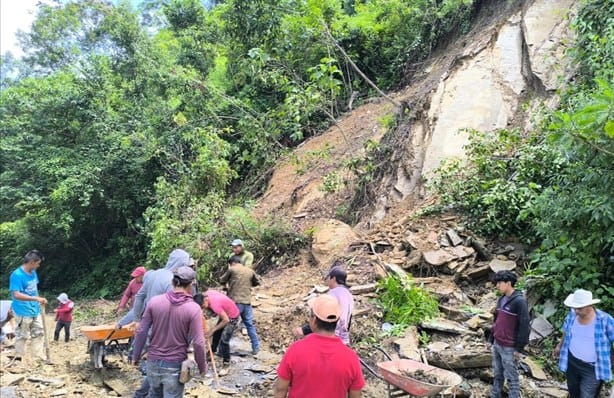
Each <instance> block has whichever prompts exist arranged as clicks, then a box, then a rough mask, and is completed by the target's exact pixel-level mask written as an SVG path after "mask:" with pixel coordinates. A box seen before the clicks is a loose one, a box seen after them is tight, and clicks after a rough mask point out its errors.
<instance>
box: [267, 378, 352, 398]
mask: <svg viewBox="0 0 614 398" xmlns="http://www.w3.org/2000/svg"><path fill="white" fill-rule="evenodd" d="M289 388H290V380H284V379H282V378H280V377H278V378H277V382H275V395H274V397H275V398H286V396H287V395H288V389H289ZM359 394H360V391H359ZM359 396H360V395H359Z"/></svg>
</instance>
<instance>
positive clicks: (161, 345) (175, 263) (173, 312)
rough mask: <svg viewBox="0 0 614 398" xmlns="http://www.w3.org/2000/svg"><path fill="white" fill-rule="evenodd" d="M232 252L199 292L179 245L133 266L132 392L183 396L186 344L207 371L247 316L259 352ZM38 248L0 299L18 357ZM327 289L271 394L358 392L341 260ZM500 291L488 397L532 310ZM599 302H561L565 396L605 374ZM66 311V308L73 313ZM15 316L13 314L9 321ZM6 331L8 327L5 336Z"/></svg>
mask: <svg viewBox="0 0 614 398" xmlns="http://www.w3.org/2000/svg"><path fill="white" fill-rule="evenodd" d="M231 246H232V250H233V255H231V256H230V258H229V260H228V269H227V270H226V272H225V273H224V275H223V276H222V277H221V278H220V282H222V284H224V285H225V286H226V288H227V293H226V294H224V293H223V292H221V291H218V290H214V289H206V290H205V291H204V292H203V293H199V292H198V291H197V288H196V286H197V272H196V269H195V268H196V262H195V261H194V260H193V259H191V258H190V256H189V254H188V253H187V252H186V251H185V250H182V249H175V250H173V251H172V252H171V254H170V255H169V258H168V261H167V263H166V265H165V266H164V267H162V268H160V269H157V270H151V271H147V270H145V268H143V267H137V268H136V269H135V270H134V271H133V272H132V274H131V276H132V277H133V278H134V279H133V280H131V281H130V283H129V285H128V287H127V288H126V290H125V292H124V295H123V296H122V299H121V301H120V304H119V306H118V308H117V311H118V314H121V313H122V311H123V310H124V309H125V308H126V306H127V305H128V304H130V305H131V308H130V310H129V311H128V313H127V314H126V315H125V316H123V317H122V319H120V321H119V322H118V326H117V327H134V328H135V330H136V333H135V336H134V346H133V352H132V356H131V359H130V360H131V362H132V363H133V364H134V365H136V366H139V365H141V356H142V354H143V352H144V351H145V350H146V351H147V361H146V364H143V365H146V366H145V367H144V369H143V368H142V369H143V373H144V374H145V377H144V379H143V382H142V384H141V387H140V388H139V389H138V390H137V391H135V393H134V397H135V398H138V397H150V398H157V397H164V398H173V397H182V396H183V390H184V385H185V384H184V383H183V382H181V380H180V378H179V374H180V373H181V369H182V366H185V363H186V360H188V352H189V350H190V347H192V350H193V353H194V354H193V356H194V362H195V363H196V366H197V368H198V370H199V372H200V373H201V374H204V373H205V372H206V371H207V361H206V355H205V353H206V348H207V347H206V346H207V342H210V344H211V349H212V350H213V351H217V354H218V356H220V357H221V358H222V368H225V367H227V366H228V365H229V364H230V345H229V343H230V339H231V337H232V335H233V333H234V332H235V330H236V329H237V327H238V325H239V321H241V322H242V323H243V325H244V326H245V328H246V329H247V334H248V335H249V338H250V341H251V348H252V354H254V355H257V354H258V351H259V349H260V341H259V338H258V335H257V333H256V328H255V326H254V322H253V309H252V306H251V289H252V287H254V286H257V285H258V284H259V278H258V276H257V275H256V273H255V272H254V270H253V269H252V268H251V266H252V264H253V255H252V254H251V253H249V252H247V251H246V250H244V249H243V242H242V241H241V240H239V239H237V240H234V241H233V242H232V243H231ZM42 261H43V256H42V254H41V253H40V252H39V251H37V250H32V251H30V252H28V253H27V254H26V255H25V256H24V261H23V264H22V265H21V266H19V267H18V268H17V269H16V270H15V271H14V272H13V273H12V274H11V276H10V287H9V289H10V292H11V298H12V302H9V304H10V308H8V309H7V308H6V307H7V305H6V302H4V301H3V302H0V304H1V305H0V315H1V317H0V321H2V326H3V327H4V326H5V324H6V323H8V322H10V321H11V320H12V321H13V322H14V324H15V327H14V334H15V354H16V355H15V356H16V357H18V358H25V356H26V352H25V351H26V350H25V348H26V345H25V343H26V341H27V340H28V339H29V340H30V342H31V350H32V355H33V356H34V357H35V358H36V359H40V360H44V359H45V358H44V357H43V356H42V355H43V354H42V352H43V350H42V335H43V326H42V322H41V316H40V311H41V307H44V306H45V305H46V304H47V300H46V299H45V298H44V297H40V296H39V295H38V276H37V273H36V270H37V269H38V268H39V266H40V264H41V262H42ZM326 281H327V284H328V287H329V291H328V293H327V294H323V295H319V296H317V297H316V298H313V299H311V300H309V302H308V306H309V309H310V316H309V320H308V323H307V324H306V325H302V326H297V327H296V328H294V329H293V330H292V332H293V334H294V336H295V337H296V338H297V341H296V342H294V343H293V344H292V345H290V347H288V349H287V351H286V353H285V355H284V356H283V358H282V360H281V362H280V364H279V366H278V368H277V376H278V378H277V381H276V384H275V390H274V394H275V398H282V397H286V396H288V397H307V396H309V397H332V398H334V397H351V398H356V397H360V395H361V390H362V388H363V387H364V384H365V381H364V377H363V374H362V370H361V366H360V361H359V359H358V356H357V355H356V353H355V352H354V351H353V350H352V349H351V348H350V346H349V344H350V338H349V329H350V327H351V323H352V311H353V308H354V299H353V297H352V294H351V293H350V290H349V288H348V286H347V272H346V270H345V267H344V265H343V264H338V263H335V264H333V266H332V267H331V268H330V270H329V271H328V272H327V274H326ZM494 282H495V284H496V288H497V290H498V291H499V293H500V294H501V297H500V298H499V300H498V301H497V305H496V312H495V318H494V324H493V327H492V333H491V343H492V357H493V370H494V383H493V388H492V398H499V397H501V396H502V391H503V385H504V382H505V381H507V382H508V394H507V396H508V397H509V398H517V397H519V396H520V386H519V381H518V380H519V378H518V368H517V363H518V361H519V359H520V358H521V356H522V353H523V352H524V347H525V345H526V344H527V343H528V336H529V330H530V322H529V311H528V306H527V301H526V299H525V298H524V296H523V294H522V293H521V292H519V291H517V290H515V284H516V282H517V277H516V275H515V274H514V273H513V272H510V271H500V272H497V273H496V274H495V276H494ZM58 301H59V306H58V308H57V309H56V310H55V312H56V319H57V320H58V323H57V326H56V331H55V334H54V338H55V340H58V338H59V333H60V330H61V329H62V328H63V329H65V341H68V340H69V339H70V321H71V320H72V318H71V316H72V309H73V308H74V304H73V302H72V301H71V300H70V299H69V298H68V296H67V295H66V294H64V293H62V294H60V295H59V296H58ZM599 302H600V300H598V299H593V297H592V293H591V292H589V291H586V290H582V289H579V290H576V291H575V292H574V293H572V294H570V295H569V297H568V298H567V299H566V300H565V302H564V305H565V306H567V307H569V308H570V309H571V310H570V313H569V315H568V317H567V318H566V320H565V323H564V325H563V331H564V333H563V338H562V340H561V342H560V343H559V344H558V345H557V346H556V348H555V349H554V352H553V355H555V356H556V357H559V367H560V368H561V370H562V371H564V372H566V376H567V385H568V390H569V394H570V397H571V398H596V397H597V396H598V395H599V391H600V389H601V387H602V386H603V384H604V382H606V381H609V380H611V378H612V370H611V361H610V353H611V348H612V344H613V343H614V318H612V316H611V315H609V314H607V313H605V312H603V311H601V310H598V309H596V308H595V307H594V305H595V304H597V303H599ZM203 310H207V311H210V312H212V313H213V314H215V315H216V316H217V317H218V321H217V324H216V326H215V327H213V328H211V330H207V326H206V320H205V319H204V317H203ZM69 315H70V316H69ZM12 318H14V319H12ZM2 339H4V333H3V335H2Z"/></svg>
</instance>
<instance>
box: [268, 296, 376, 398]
mask: <svg viewBox="0 0 614 398" xmlns="http://www.w3.org/2000/svg"><path fill="white" fill-rule="evenodd" d="M309 307H310V308H311V316H310V318H309V326H310V327H311V330H312V333H311V334H309V335H307V337H305V338H304V339H302V340H299V341H297V342H295V343H294V344H292V345H291V346H290V347H289V348H288V350H287V351H286V354H285V355H284V357H283V358H282V360H281V363H280V364H279V367H278V368H277V376H278V378H277V383H276V384H275V398H285V397H286V396H287V397H289V398H300V397H314V398H318V397H321V398H346V397H349V398H359V397H360V395H361V392H360V390H361V389H362V388H363V387H364V385H365V380H364V377H363V375H362V369H361V368H360V361H359V360H358V356H357V355H356V353H355V352H354V351H352V349H350V348H349V347H347V346H346V345H345V344H343V341H341V339H340V338H339V337H337V336H335V328H336V326H337V321H338V320H339V316H340V309H339V303H338V302H337V299H336V298H334V297H333V296H331V295H329V294H324V295H321V296H318V297H317V298H315V299H313V300H311V301H310V302H309Z"/></svg>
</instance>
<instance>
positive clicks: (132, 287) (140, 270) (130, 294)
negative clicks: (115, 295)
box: [117, 267, 147, 315]
mask: <svg viewBox="0 0 614 398" xmlns="http://www.w3.org/2000/svg"><path fill="white" fill-rule="evenodd" d="M146 272H147V269H145V267H136V268H135V269H134V271H132V273H131V274H130V276H131V277H132V278H133V279H132V280H131V281H130V282H129V283H128V287H126V290H124V294H123V295H122V299H121V301H120V302H119V305H118V306H117V315H120V314H121V313H122V312H123V311H124V308H126V305H128V304H129V308H132V306H133V305H134V298H135V297H136V294H137V293H138V292H139V290H141V286H143V276H145V273H146Z"/></svg>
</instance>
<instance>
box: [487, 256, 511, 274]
mask: <svg viewBox="0 0 614 398" xmlns="http://www.w3.org/2000/svg"><path fill="white" fill-rule="evenodd" d="M488 266H489V267H490V269H491V270H492V271H493V272H499V271H513V270H515V269H516V262H515V261H510V260H500V259H498V258H495V259H493V260H491V261H490V263H489V264H488Z"/></svg>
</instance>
